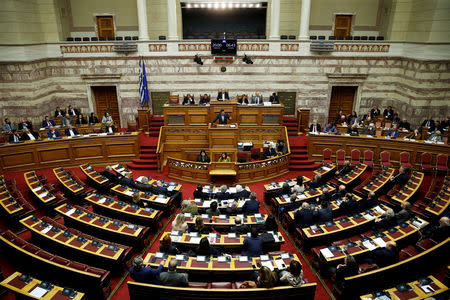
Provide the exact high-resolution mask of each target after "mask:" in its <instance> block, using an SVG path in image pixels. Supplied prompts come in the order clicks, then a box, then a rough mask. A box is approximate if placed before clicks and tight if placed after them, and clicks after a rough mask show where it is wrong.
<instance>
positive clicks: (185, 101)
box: [181, 97, 195, 105]
mask: <svg viewBox="0 0 450 300" xmlns="http://www.w3.org/2000/svg"><path fill="white" fill-rule="evenodd" d="M181 104H182V105H194V104H195V100H194V98H191V99H190V100H189V98H187V97H186V98H184V99H183V102H182V103H181Z"/></svg>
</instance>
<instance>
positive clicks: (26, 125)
mask: <svg viewBox="0 0 450 300" xmlns="http://www.w3.org/2000/svg"><path fill="white" fill-rule="evenodd" d="M17 128H18V129H19V130H24V129H26V128H28V129H33V126H32V125H31V122H30V121H27V120H25V119H23V120H22V122H20V123H19V125H18V126H17Z"/></svg>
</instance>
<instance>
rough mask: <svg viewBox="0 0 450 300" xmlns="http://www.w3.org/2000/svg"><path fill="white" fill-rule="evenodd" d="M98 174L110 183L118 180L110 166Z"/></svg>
mask: <svg viewBox="0 0 450 300" xmlns="http://www.w3.org/2000/svg"><path fill="white" fill-rule="evenodd" d="M100 174H101V175H102V176H104V177H106V178H108V179H109V180H110V181H117V179H118V177H117V175H116V174H114V173H113V172H112V168H111V166H106V168H105V170H103V171H101V172H100Z"/></svg>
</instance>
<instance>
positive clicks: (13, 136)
mask: <svg viewBox="0 0 450 300" xmlns="http://www.w3.org/2000/svg"><path fill="white" fill-rule="evenodd" d="M21 140H22V138H21V137H20V135H19V134H18V133H17V130H15V129H13V130H12V131H11V134H10V135H9V142H10V143H11V144H14V143H18V142H20V141H21Z"/></svg>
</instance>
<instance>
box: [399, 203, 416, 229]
mask: <svg viewBox="0 0 450 300" xmlns="http://www.w3.org/2000/svg"><path fill="white" fill-rule="evenodd" d="M410 207H411V204H410V203H409V202H408V201H405V202H402V204H401V208H402V209H401V210H400V211H399V212H398V213H396V214H395V218H396V220H397V223H398V224H402V223H405V222H406V221H408V220H409V219H410V218H411V217H412V215H413V213H412V211H411V210H410V209H409V208H410Z"/></svg>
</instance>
